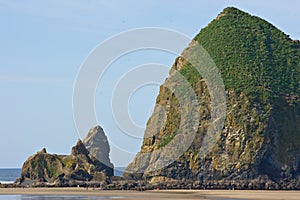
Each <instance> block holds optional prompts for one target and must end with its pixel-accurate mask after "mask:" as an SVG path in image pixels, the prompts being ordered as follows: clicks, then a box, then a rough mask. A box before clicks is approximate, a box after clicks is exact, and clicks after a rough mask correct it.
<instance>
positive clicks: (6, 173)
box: [0, 169, 21, 183]
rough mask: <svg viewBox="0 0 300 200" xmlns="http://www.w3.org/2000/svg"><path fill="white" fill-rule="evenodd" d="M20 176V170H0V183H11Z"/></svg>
mask: <svg viewBox="0 0 300 200" xmlns="http://www.w3.org/2000/svg"><path fill="white" fill-rule="evenodd" d="M20 174H21V169H0V183H13V182H14V181H15V180H16V179H17V178H19V177H20Z"/></svg>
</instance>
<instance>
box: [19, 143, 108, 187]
mask: <svg viewBox="0 0 300 200" xmlns="http://www.w3.org/2000/svg"><path fill="white" fill-rule="evenodd" d="M110 176H113V168H112V167H108V166H106V165H105V164H103V163H101V162H100V161H99V160H97V159H96V158H95V157H94V156H91V155H90V154H89V151H88V150H87V149H86V148H85V145H84V144H83V143H82V141H81V140H78V142H77V144H76V145H75V146H74V147H73V148H72V153H71V155H56V154H48V153H47V151H46V149H45V148H43V149H42V150H41V151H39V152H37V153H36V154H34V155H32V156H30V157H29V158H28V159H27V160H26V161H25V163H24V165H23V168H22V172H21V176H20V178H19V179H17V180H16V184H18V185H30V186H77V185H85V184H87V183H88V182H105V181H106V179H107V177H110Z"/></svg>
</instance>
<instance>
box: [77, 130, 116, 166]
mask: <svg viewBox="0 0 300 200" xmlns="http://www.w3.org/2000/svg"><path fill="white" fill-rule="evenodd" d="M82 142H83V144H84V146H85V148H86V149H87V150H88V151H89V152H90V154H91V155H92V156H94V157H95V158H97V160H99V161H100V162H101V163H102V164H104V165H106V166H107V167H109V168H113V167H114V166H113V164H112V163H111V162H110V159H109V152H110V147H109V143H108V139H107V137H106V135H105V133H104V131H103V129H102V127H101V126H99V125H98V126H95V127H93V128H91V129H90V131H89V132H88V134H87V136H86V137H85V138H84V139H83V141H82Z"/></svg>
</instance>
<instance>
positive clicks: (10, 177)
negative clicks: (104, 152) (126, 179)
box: [0, 167, 125, 183]
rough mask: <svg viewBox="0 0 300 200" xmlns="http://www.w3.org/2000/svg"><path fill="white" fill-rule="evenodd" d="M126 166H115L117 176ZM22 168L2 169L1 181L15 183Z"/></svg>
mask: <svg viewBox="0 0 300 200" xmlns="http://www.w3.org/2000/svg"><path fill="white" fill-rule="evenodd" d="M124 171H125V167H115V170H114V172H115V176H122V175H123V172H124ZM20 174H21V169H0V183H13V182H14V181H15V180H16V179H17V178H19V177H20Z"/></svg>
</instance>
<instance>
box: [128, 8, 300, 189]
mask: <svg viewBox="0 0 300 200" xmlns="http://www.w3.org/2000/svg"><path fill="white" fill-rule="evenodd" d="M174 42H176V41H174ZM194 43H199V44H200V45H202V46H203V47H204V49H205V50H206V51H207V52H208V54H209V55H210V56H211V58H212V59H213V61H214V62H215V64H216V66H217V67H218V69H219V71H220V73H221V76H222V78H223V81H224V85H225V89H226V96H227V102H226V119H225V124H224V126H223V129H222V132H221V133H220V134H219V135H218V137H217V143H216V144H215V145H214V147H213V148H212V149H211V150H210V152H208V153H207V154H205V155H204V157H202V156H200V155H202V154H201V151H202V150H201V147H202V146H203V141H204V140H203V138H204V137H205V136H206V134H207V131H208V128H209V124H210V120H211V112H212V108H211V105H210V103H211V97H210V93H209V91H208V87H207V85H206V82H205V80H204V79H203V77H202V76H201V74H199V73H198V71H197V70H196V69H195V68H194V67H193V66H192V64H191V63H189V62H187V61H186V60H185V59H184V55H186V53H187V52H188V51H190V48H187V49H185V50H184V52H183V53H182V55H183V56H180V57H178V58H177V59H176V60H175V63H174V65H173V66H172V69H171V72H170V77H171V76H172V73H173V72H174V71H176V70H177V71H179V72H180V73H181V75H183V77H184V78H185V79H186V80H187V81H188V82H189V84H190V86H192V88H193V90H194V92H195V94H196V95H197V100H198V102H199V108H198V111H199V115H200V119H199V123H197V124H193V123H191V120H190V117H189V116H185V117H183V116H181V109H183V110H186V111H189V110H190V108H189V107H184V106H182V105H180V103H179V101H178V98H177V97H176V95H175V93H174V91H172V90H170V89H168V86H169V85H177V86H178V85H179V87H178V88H180V89H181V90H182V91H185V89H186V88H184V87H185V86H181V85H182V82H180V81H177V80H173V83H171V84H170V83H168V84H167V81H170V78H169V79H167V81H166V82H165V83H164V84H163V85H162V86H161V88H160V92H159V95H158V97H157V100H156V104H157V105H156V107H155V110H154V114H153V115H152V116H151V117H150V119H149V120H148V123H147V127H146V131H145V136H144V142H143V145H142V148H141V152H140V153H138V154H137V156H136V157H135V159H134V160H133V162H132V163H131V164H130V165H129V166H128V167H127V172H126V173H125V175H126V176H130V177H132V178H136V179H140V178H147V179H155V177H166V178H172V179H177V180H183V179H190V180H195V181H199V180H200V181H205V180H254V179H257V178H258V179H259V177H267V178H268V179H270V180H272V181H275V182H277V183H279V184H282V183H287V182H288V181H293V180H296V177H297V176H299V175H300V156H299V155H300V101H299V96H300V42H299V41H298V40H292V39H290V37H289V36H288V35H286V34H284V33H283V32H282V31H280V30H278V29H277V28H276V27H274V26H273V25H272V24H270V23H269V22H267V21H265V20H263V19H261V18H258V17H255V16H251V15H250V14H247V13H245V12H243V11H241V10H238V9H236V8H232V7H230V8H226V9H224V10H223V11H222V12H221V13H220V14H219V15H218V16H217V18H216V19H215V20H213V21H212V22H211V23H210V24H209V25H208V26H207V27H205V28H203V29H202V30H201V32H200V33H199V34H198V35H197V36H196V37H195V38H194V40H193V41H192V42H191V45H192V44H194ZM193 56H196V57H197V56H198V57H201V56H202V55H193ZM180 86H181V87H180ZM162 107H163V108H164V110H165V112H166V114H165V116H166V120H165V121H164V118H163V116H162V115H159V114H156V113H159V112H158V111H159V110H161V108H162ZM180 122H182V124H180ZM192 130H197V133H196V135H195V138H194V140H193V142H192V144H191V145H190V147H189V148H188V149H187V150H186V151H185V152H184V153H183V154H182V155H181V156H180V157H178V158H177V159H176V160H174V162H173V163H170V164H168V165H167V166H165V167H164V168H161V169H159V170H154V171H153V170H151V169H152V168H153V166H157V165H159V164H160V163H161V162H163V160H164V159H165V158H167V157H168V156H170V155H172V154H174V152H172V151H163V150H162V149H164V148H165V147H167V146H168V144H170V143H171V142H172V140H174V139H176V137H177V136H178V133H189V132H190V131H192ZM208 142H209V141H208ZM180 148H181V147H180V145H178V146H176V147H174V148H173V150H174V151H175V152H176V149H180ZM160 150H161V151H160ZM145 153H146V154H145ZM135 172H138V173H135Z"/></svg>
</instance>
